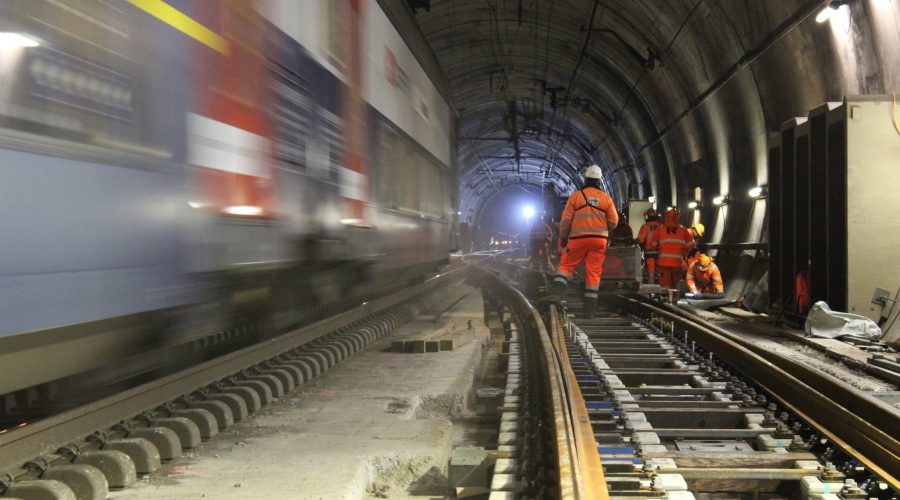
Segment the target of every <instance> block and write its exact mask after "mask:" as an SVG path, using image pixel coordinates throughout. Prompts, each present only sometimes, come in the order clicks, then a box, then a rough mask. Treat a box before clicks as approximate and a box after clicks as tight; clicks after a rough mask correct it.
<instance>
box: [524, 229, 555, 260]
mask: <svg viewBox="0 0 900 500" xmlns="http://www.w3.org/2000/svg"><path fill="white" fill-rule="evenodd" d="M528 240H529V243H530V246H531V256H530V257H531V258H530V259H528V269H536V270H538V271H544V270H547V269H552V268H553V264H552V263H551V262H550V242H551V241H552V240H553V230H552V229H551V228H550V224H547V222H546V219H544V218H541V219H537V220H535V221H534V223H533V224H532V225H531V230H530V231H529V233H528Z"/></svg>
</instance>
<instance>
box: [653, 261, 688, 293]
mask: <svg viewBox="0 0 900 500" xmlns="http://www.w3.org/2000/svg"><path fill="white" fill-rule="evenodd" d="M656 270H657V272H659V284H660V286H663V287H666V288H671V289H673V290H674V289H676V288H678V282H679V281H681V273H682V270H681V266H678V267H668V266H659V267H657V268H656Z"/></svg>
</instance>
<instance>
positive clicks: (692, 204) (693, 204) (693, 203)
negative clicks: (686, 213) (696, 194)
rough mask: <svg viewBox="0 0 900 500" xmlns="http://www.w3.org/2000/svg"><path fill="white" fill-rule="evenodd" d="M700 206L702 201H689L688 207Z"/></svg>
mask: <svg viewBox="0 0 900 500" xmlns="http://www.w3.org/2000/svg"><path fill="white" fill-rule="evenodd" d="M699 206H700V203H698V202H696V201H692V202H690V203H688V208H690V209H691V210H697V207H699Z"/></svg>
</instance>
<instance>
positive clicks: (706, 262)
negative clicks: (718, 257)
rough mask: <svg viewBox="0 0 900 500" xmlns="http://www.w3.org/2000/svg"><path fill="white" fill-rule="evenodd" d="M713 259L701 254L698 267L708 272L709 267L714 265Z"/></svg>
mask: <svg viewBox="0 0 900 500" xmlns="http://www.w3.org/2000/svg"><path fill="white" fill-rule="evenodd" d="M712 262H713V260H712V257H710V256H709V255H706V254H705V253H701V254H700V257H698V258H697V266H698V267H700V270H701V271H706V270H707V269H709V266H710V265H712Z"/></svg>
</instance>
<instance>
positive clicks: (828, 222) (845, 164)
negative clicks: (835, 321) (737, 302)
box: [769, 96, 900, 321]
mask: <svg viewBox="0 0 900 500" xmlns="http://www.w3.org/2000/svg"><path fill="white" fill-rule="evenodd" d="M898 169H900V136H898V134H897V133H896V131H895V130H894V127H893V124H892V123H891V103H890V100H889V99H888V98H887V97H886V96H858V97H847V98H846V100H845V101H844V102H843V103H828V104H824V105H822V106H820V107H818V108H816V109H814V110H813V111H811V112H810V115H809V121H806V119H793V120H791V121H789V122H787V123H785V125H784V126H782V128H781V131H780V132H779V133H778V134H776V135H774V136H773V137H772V138H771V139H770V143H769V199H770V200H769V201H770V204H769V210H770V212H769V220H770V225H769V240H770V249H771V254H772V259H771V261H770V267H769V273H770V276H769V279H770V298H771V301H772V303H773V305H774V306H775V307H776V308H779V309H780V308H785V306H786V305H788V306H790V305H792V304H793V303H792V301H793V294H794V292H795V290H794V283H795V279H796V275H797V273H799V272H801V271H805V270H808V271H809V284H810V298H811V300H812V302H815V301H817V300H824V301H826V302H828V304H829V305H830V306H831V307H832V308H833V309H835V310H840V311H849V312H853V313H857V314H863V315H866V316H868V317H870V318H872V319H873V320H876V321H877V320H878V319H879V317H880V316H881V315H882V307H881V306H880V305H877V304H874V303H872V296H873V293H874V291H875V289H876V288H882V289H885V290H891V291H893V290H896V289H897V287H898V286H900V265H898V263H897V255H898V250H897V249H898V248H900V231H898V229H900V222H898V214H900V197H898V196H897V194H896V193H898V192H900V171H898ZM786 308H787V309H789V310H794V311H796V304H793V307H786ZM797 312H802V311H797Z"/></svg>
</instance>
